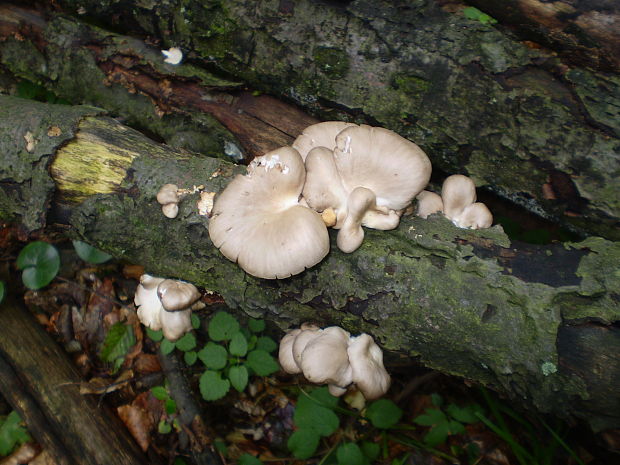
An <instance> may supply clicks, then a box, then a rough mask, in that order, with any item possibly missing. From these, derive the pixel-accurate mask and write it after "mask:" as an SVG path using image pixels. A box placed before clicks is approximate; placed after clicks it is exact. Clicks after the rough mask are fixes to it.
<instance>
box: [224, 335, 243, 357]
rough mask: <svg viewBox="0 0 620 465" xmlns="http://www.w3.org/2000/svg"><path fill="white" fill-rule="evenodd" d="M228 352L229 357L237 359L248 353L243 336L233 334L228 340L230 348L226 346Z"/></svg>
mask: <svg viewBox="0 0 620 465" xmlns="http://www.w3.org/2000/svg"><path fill="white" fill-rule="evenodd" d="M228 350H229V351H230V353H231V355H236V356H237V357H243V356H245V354H247V353H248V341H247V340H246V338H245V336H244V335H243V334H242V333H241V332H238V333H235V334H234V335H233V337H232V338H231V340H230V346H228Z"/></svg>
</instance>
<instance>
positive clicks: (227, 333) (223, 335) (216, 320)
mask: <svg viewBox="0 0 620 465" xmlns="http://www.w3.org/2000/svg"><path fill="white" fill-rule="evenodd" d="M237 331H239V322H238V321H237V319H236V318H235V317H234V316H232V315H231V314H230V313H226V312H218V313H216V314H215V316H214V317H213V318H212V319H211V322H210V323H209V337H210V338H211V339H213V340H214V341H228V340H230V338H232V337H233V335H234V334H235V333H236V332H237Z"/></svg>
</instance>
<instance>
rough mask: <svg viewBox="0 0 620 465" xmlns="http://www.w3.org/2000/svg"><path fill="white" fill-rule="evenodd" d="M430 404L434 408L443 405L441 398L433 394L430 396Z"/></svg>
mask: <svg viewBox="0 0 620 465" xmlns="http://www.w3.org/2000/svg"><path fill="white" fill-rule="evenodd" d="M431 403H432V404H433V405H434V406H435V407H441V406H442V405H443V397H441V396H440V395H439V394H437V393H433V394H431Z"/></svg>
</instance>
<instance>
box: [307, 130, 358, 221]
mask: <svg viewBox="0 0 620 465" xmlns="http://www.w3.org/2000/svg"><path fill="white" fill-rule="evenodd" d="M334 143H335V142H334ZM305 164H306V183H305V184H304V189H303V194H302V195H303V198H304V199H305V200H306V202H308V205H309V206H310V207H311V208H312V209H314V210H316V211H318V212H323V211H325V210H328V209H331V210H332V211H333V212H335V214H336V222H335V223H334V226H335V227H336V229H338V228H340V226H342V223H343V221H344V217H345V208H346V204H347V193H346V192H345V190H344V187H342V181H341V179H340V174H338V168H337V167H336V160H335V159H334V153H333V152H332V151H331V150H329V149H327V148H325V147H316V148H313V149H312V150H310V152H309V153H308V156H307V157H306V163H305Z"/></svg>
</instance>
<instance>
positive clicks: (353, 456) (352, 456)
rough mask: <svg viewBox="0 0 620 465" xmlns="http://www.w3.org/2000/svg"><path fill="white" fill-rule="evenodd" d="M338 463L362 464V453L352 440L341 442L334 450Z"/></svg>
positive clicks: (342, 464) (347, 464) (346, 464)
mask: <svg viewBox="0 0 620 465" xmlns="http://www.w3.org/2000/svg"><path fill="white" fill-rule="evenodd" d="M336 457H338V465H363V464H364V454H362V451H361V450H360V448H359V446H358V445H357V444H355V443H354V442H348V443H345V444H341V445H340V446H339V447H338V449H337V450H336Z"/></svg>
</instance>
